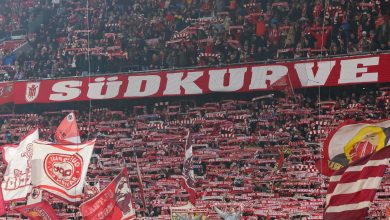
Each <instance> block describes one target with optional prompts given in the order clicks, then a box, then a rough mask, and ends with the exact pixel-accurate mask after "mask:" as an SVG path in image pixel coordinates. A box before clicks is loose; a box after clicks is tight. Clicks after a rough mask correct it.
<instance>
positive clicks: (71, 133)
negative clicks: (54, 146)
mask: <svg viewBox="0 0 390 220" xmlns="http://www.w3.org/2000/svg"><path fill="white" fill-rule="evenodd" d="M54 139H55V140H56V142H57V143H61V144H80V143H81V139H80V132H79V128H78V127H77V122H76V116H75V115H74V113H73V112H72V113H69V114H68V115H67V116H66V117H65V118H64V119H63V120H62V121H61V123H60V125H58V127H57V130H56V132H55V134H54Z"/></svg>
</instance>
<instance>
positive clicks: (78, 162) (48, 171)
mask: <svg viewBox="0 0 390 220" xmlns="http://www.w3.org/2000/svg"><path fill="white" fill-rule="evenodd" d="M94 145H95V140H92V141H89V142H86V143H84V144H80V145H61V144H54V143H50V142H42V141H36V142H34V144H33V157H32V167H33V169H32V184H33V186H35V187H38V188H41V189H43V190H46V191H48V192H50V193H52V194H55V195H57V196H59V197H61V198H63V199H64V200H66V201H68V202H77V201H81V198H82V193H83V188H84V183H85V178H86V175H87V170H88V165H89V162H90V159H91V156H92V151H93V147H94Z"/></svg>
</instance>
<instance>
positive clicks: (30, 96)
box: [25, 82, 40, 102]
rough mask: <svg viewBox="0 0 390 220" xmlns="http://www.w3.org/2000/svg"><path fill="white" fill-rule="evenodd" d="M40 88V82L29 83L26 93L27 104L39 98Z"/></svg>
mask: <svg viewBox="0 0 390 220" xmlns="http://www.w3.org/2000/svg"><path fill="white" fill-rule="evenodd" d="M39 88H40V83H39V82H30V83H27V85H26V93H25V98H26V101H27V102H32V101H34V100H35V99H36V98H37V97H38V94H39Z"/></svg>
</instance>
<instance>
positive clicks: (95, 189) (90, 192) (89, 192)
mask: <svg viewBox="0 0 390 220" xmlns="http://www.w3.org/2000/svg"><path fill="white" fill-rule="evenodd" d="M99 192H100V183H99V182H97V183H95V184H94V185H93V186H91V185H89V183H85V195H86V197H87V198H92V197H94V196H95V195H97V194H99Z"/></svg>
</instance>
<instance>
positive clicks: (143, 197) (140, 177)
mask: <svg viewBox="0 0 390 220" xmlns="http://www.w3.org/2000/svg"><path fill="white" fill-rule="evenodd" d="M135 162H136V164H137V175H138V182H139V187H140V190H141V199H142V204H143V206H144V207H143V208H146V202H145V192H144V184H143V181H142V174H141V170H140V168H139V166H138V160H137V157H136V158H135Z"/></svg>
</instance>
